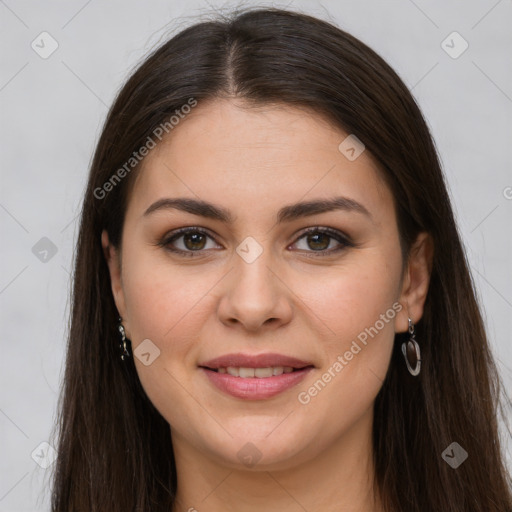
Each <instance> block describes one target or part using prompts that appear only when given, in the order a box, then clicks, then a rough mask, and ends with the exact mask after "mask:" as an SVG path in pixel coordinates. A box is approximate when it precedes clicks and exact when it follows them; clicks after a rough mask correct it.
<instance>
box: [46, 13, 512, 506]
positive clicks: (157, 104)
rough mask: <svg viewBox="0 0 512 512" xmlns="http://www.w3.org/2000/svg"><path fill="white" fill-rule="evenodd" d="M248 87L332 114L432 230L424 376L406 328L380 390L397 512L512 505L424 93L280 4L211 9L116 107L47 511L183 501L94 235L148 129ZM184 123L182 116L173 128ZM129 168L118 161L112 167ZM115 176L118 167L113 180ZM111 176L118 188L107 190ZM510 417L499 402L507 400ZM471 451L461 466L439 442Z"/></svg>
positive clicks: (494, 386) (106, 131) (86, 253)
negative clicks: (415, 371)
mask: <svg viewBox="0 0 512 512" xmlns="http://www.w3.org/2000/svg"><path fill="white" fill-rule="evenodd" d="M219 97H238V98H243V99H244V100H246V101H248V102H251V103H253V104H255V105H259V104H272V103H275V104H279V103H281V104H283V103H284V104H288V105H291V106H296V107H300V108H307V109H309V110H310V111H313V112H314V113H317V114H318V115H323V116H326V118H328V119H329V120H330V121H331V122H332V123H333V124H334V125H335V126H337V127H339V128H340V129H342V130H344V131H345V132H347V133H351V134H354V135H356V136H357V137H358V138H359V139H360V140H361V141H363V143H364V144H365V146H366V149H367V150H368V151H369V152H370V153H371V154H372V155H373V156H374V157H375V159H376V160H377V161H378V162H379V164H380V169H381V172H382V175H383V176H384V178H385V179H386V181H387V183H388V185H389V187H390V189H391V191H392V193H393V197H394V201H395V208H396V213H397V219H398V228H399V233H400V239H401V244H402V250H403V255H404V261H406V258H407V257H408V254H409V248H410V247H411V243H412V242H413V241H414V240H415V238H416V236H417V235H418V233H420V232H422V231H426V232H428V233H430V234H431V236H432V238H433V241H434V247H435V251H434V260H433V266H432V274H431V282H430V287H429V292H428V296H427V298H426V304H425V309H424V316H423V318H422V319H421V320H420V321H419V322H418V324H417V339H418V340H419V343H420V346H421V350H422V360H423V363H422V370H421V374H420V375H419V376H418V377H412V376H411V375H409V373H408V372H407V370H406V368H405V365H404V361H403V357H402V354H401V352H400V350H399V347H400V344H401V341H402V340H401V337H402V336H403V335H401V334H397V335H396V343H395V349H394V350H393V354H392V359H391V364H390V366H389V369H388V372H387V375H386V379H385V381H384V383H383V386H382V389H381V390H380V392H379V394H378V396H377V398H376V401H375V406H374V410H375V415H374V418H375V419H374V427H373V444H374V461H375V469H376V474H375V478H376V484H377V488H378V490H379V493H380V495H381V497H382V500H383V503H384V506H385V510H386V511H388V512H399V511H400V512H432V511H439V512H469V511H471V512H505V511H508V512H510V511H511V510H512V496H511V494H512V492H511V485H510V483H511V478H510V474H509V473H508V472H507V468H506V466H505V463H504V456H503V453H502V450H503V449H502V447H501V446H500V437H499V431H498V417H499V413H501V414H502V413H503V411H502V406H501V405H500V404H501V399H500V397H501V391H500V389H501V388H500V377H499V374H498V372H497V368H496V366H495V363H494V361H493V357H492V354H491V352H490V348H489V344H488V341H487V337H486V333H485V330H484V324H483V321H482V316H481V312H480V309H479V305H478V303H477V300H476V298H475V297H476V294H475V286H474V283H473V281H472V278H471V275H470V272H469V265H468V262H467V259H466V255H465V252H464V249H463V246H462V243H461V239H460V236H459V233H458V230H457V227H456V224H455V221H454V215H453V212H452V208H451V205H450V199H449V196H448V193H447V188H446V185H445V181H444V177H443V174H442V171H441V168H440V163H439V161H438V157H437V154H436V150H435V146H434V144H433V141H432V138H431V135H430V133H429V130H428V128H427V126H426V123H425V121H424V119H423V116H422V114H421V112H420V110H419V108H418V106H417V105H416V103H415V101H414V99H413V97H412V96H411V94H410V92H409V91H408V89H407V87H406V86H405V85H404V84H403V82H402V81H401V80H400V78H399V77H398V76H397V75H396V73H395V72H394V71H393V70H392V69H391V68H390V67H389V66H388V65H387V64H386V63H385V62H384V61H383V59H382V58H381V57H379V56H378V55H377V54H376V53H375V52H374V51H372V50H371V49H370V48H368V47H367V46H366V45H364V44H363V43H362V42H361V41H359V40H357V39H356V38H354V37H353V36H351V35H349V34H347V33H346V32H344V31H342V30H340V29H339V28H337V27H336V26H334V25H332V24H330V23H327V22H324V21H321V20H319V19H316V18H314V17H310V16H307V15H303V14H299V13H294V12H290V11H285V10H280V9H254V10H251V9H250V10H245V11H242V12H235V13H233V14H232V15H231V16H228V17H224V18H220V19H213V20H210V21H203V22H200V23H197V24H195V25H193V26H191V27H188V28H186V29H184V30H182V31H181V32H180V33H178V34H177V35H175V36H174V37H172V38H171V39H170V40H169V41H167V42H165V43H164V44H163V45H161V46H160V47H159V48H157V49H156V50H154V51H153V52H152V53H151V55H150V56H149V57H148V58H147V59H146V60H145V61H144V62H143V63H142V64H141V65H140V66H139V67H138V68H137V69H136V71H135V72H134V73H133V74H132V76H131V77H130V78H129V80H128V81H127V83H126V84H125V85H124V87H123V88H122V89H121V90H120V92H119V94H118V95H117V98H116V100H115V102H114V104H113V106H112V108H111V109H110V112H109V114H108V117H107V119H106V122H105V125H104V127H103V131H102V133H101V136H100V138H99V141H98V144H97V148H96V151H95V154H94V158H93V161H92V165H91V169H90V173H89V179H88V185H87V190H86V192H85V196H84V200H83V204H82V210H81V221H80V231H79V237H78V241H77V247H76V254H75V265H74V274H73V288H72V294H71V301H72V310H71V315H70V325H69V338H68V346H67V358H66V368H65V376H64V382H63V390H62V394H61V396H60V400H59V404H58V405H59V418H58V422H57V424H56V425H55V427H54V432H53V433H52V435H56V434H58V436H59V439H58V443H56V445H57V446H58V459H57V461H56V463H55V472H54V475H53V481H52V484H53V492H52V511H53V512H71V511H72V512H106V511H108V512H121V511H122V512H128V511H140V512H149V511H152V512H159V511H166V512H168V511H169V510H171V507H172V504H173V500H174V497H175V493H176V485H177V481H176V471H175V462H174V456H173V450H172V443H171V436H170V428H169V425H168V423H167V422H166V421H165V419H164V418H163V417H162V416H161V415H160V413H159V412H158V411H157V410H156V409H155V407H154V406H153V405H152V403H151V402H150V400H149V399H148V397H147V396H146V394H145V392H144V390H143V388H142V386H141V384H140V381H139V378H138V375H137V372H136V370H135V366H134V364H133V360H132V359H129V360H127V361H125V362H122V361H121V360H120V357H119V355H120V351H119V332H118V331H117V324H118V313H117V310H116V307H115V304H114V300H113V297H112V293H111V288H110V276H109V272H108V267H107V264H106V261H105V258H104V255H103V252H102V247H101V242H100V234H101V232H102V230H103V229H106V230H107V231H108V234H109V239H110V242H111V243H112V244H113V245H114V246H115V247H116V248H120V246H121V242H122V240H121V233H122V226H123V221H124V212H125V209H126V206H127V201H128V198H129V192H130V186H131V185H132V184H133V180H134V177H135V175H136V172H137V170H138V169H139V165H133V168H131V167H126V162H128V161H129V160H130V158H131V157H132V155H133V153H134V152H136V151H138V150H139V148H141V147H142V146H144V144H146V143H147V140H148V137H150V136H152V134H154V131H155V130H156V129H157V128H158V127H159V126H160V125H161V124H162V123H164V122H166V121H167V120H168V119H169V118H170V117H171V116H172V115H173V114H175V112H176V111H177V110H180V108H181V107H182V106H183V105H185V104H187V103H189V104H190V100H191V98H192V99H193V100H194V101H197V102H198V104H199V105H200V104H201V102H202V101H203V100H207V99H215V98H219ZM175 129H179V127H177V128H175ZM123 166H124V169H125V171H126V172H125V173H117V170H118V169H121V168H123ZM116 173H117V176H118V177H119V176H120V175H122V179H119V180H117V179H116V180H114V179H113V175H114V174H116ZM106 183H110V186H107V187H105V184H106ZM503 416H505V415H503ZM453 442H457V443H458V444H459V445H460V446H462V447H463V448H464V449H465V450H466V451H467V452H468V454H469V456H468V459H467V460H466V461H465V462H464V463H463V464H462V465H460V466H459V467H458V468H457V469H454V468H452V467H450V465H448V464H447V463H446V462H445V460H444V459H443V457H442V453H443V451H444V450H445V449H446V448H447V447H448V446H449V445H451V443H453Z"/></svg>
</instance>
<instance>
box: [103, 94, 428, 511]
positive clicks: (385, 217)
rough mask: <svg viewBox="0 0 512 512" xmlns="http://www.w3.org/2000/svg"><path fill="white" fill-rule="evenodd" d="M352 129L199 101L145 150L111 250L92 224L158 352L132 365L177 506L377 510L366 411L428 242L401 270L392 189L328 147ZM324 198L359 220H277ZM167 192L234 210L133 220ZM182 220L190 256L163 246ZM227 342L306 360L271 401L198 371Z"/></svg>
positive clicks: (115, 283) (370, 166)
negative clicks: (163, 448) (161, 438)
mask: <svg viewBox="0 0 512 512" xmlns="http://www.w3.org/2000/svg"><path fill="white" fill-rule="evenodd" d="M346 136H347V134H346V133H344V132H342V131H340V130H339V129H338V128H336V127H334V126H332V125H331V124H329V123H328V122H327V121H326V120H324V119H323V118H321V117H320V116H318V115H317V114H315V113H314V112H308V111H306V110H299V109H296V108H292V107H287V106H284V105H279V106H276V105H274V106H266V107H258V108H255V107H250V108H248V105H247V104H243V103H241V102H240V101H235V100H226V99H223V100H220V99H218V100H215V101H210V102H208V103H203V104H199V105H198V106H197V107H196V108H195V109H194V110H193V111H192V113H190V114H189V115H188V116H187V117H186V119H185V120H183V121H180V124H179V125H178V126H177V127H175V128H174V130H173V131H172V132H170V134H169V136H168V138H167V139H166V140H165V144H164V143H163V144H161V145H160V146H158V147H157V148H155V149H154V150H152V151H151V152H150V154H149V155H148V156H147V157H146V159H145V160H144V163H143V168H142V170H141V172H140V173H139V174H138V175H137V179H136V181H135V183H134V188H133V191H132V194H131V195H130V200H129V204H128V208H127V212H126V218H125V224H124V228H123V243H122V249H121V251H120V252H119V251H117V250H116V249H115V248H114V247H112V246H111V245H110V244H109V241H108V234H107V233H106V232H103V233H102V245H103V248H104V253H105V257H106V260H107V262H108V265H109V269H110V275H111V283H112V292H113V296H114V299H115V303H116V305H117V308H118V311H119V314H120V316H121V317H122V319H123V325H124V326H125V330H126V334H127V337H128V338H129V339H131V340H132V347H133V349H134V350H136V348H137V346H138V345H139V344H140V343H141V342H142V341H143V340H145V339H150V340H151V341H152V343H154V345H156V346H157V347H158V349H159V350H160V356H159V357H157V358H156V359H155V360H154V361H153V362H152V363H151V364H150V365H148V366H145V365H144V364H142V362H141V361H140V360H139V359H138V358H137V357H134V362H135V366H136V369H137V373H138V375H139V377H140V380H141V383H142V385H143V387H144V389H145V391H146V393H147V395H148V397H149V398H150V400H151V401H152V402H153V403H154V405H155V407H156V408H157V409H158V410H159V411H160V413H161V414H162V416H163V417H164V418H165V419H166V420H167V421H168V423H169V425H170V428H171V435H172V441H173V446H174V452H175V453H174V454H175V459H176V465H177V471H178V499H177V504H176V506H175V508H174V511H178V510H180V511H187V510H197V511H199V512H201V511H202V510H208V511H221V510H222V511H235V510H236V511H238V512H250V511H251V512H252V511H261V510H269V511H270V510H279V511H284V512H288V511H294V512H295V511H303V510H304V509H305V510H308V511H309V512H313V511H320V510H322V511H334V510H336V511H346V512H348V511H350V512H378V511H380V510H382V508H381V504H380V501H379V500H378V499H377V500H376V501H375V502H374V501H373V500H372V495H373V491H374V487H373V484H372V476H373V471H374V470H373V465H372V446H371V429H372V421H373V404H374V400H375V397H376V395H377V393H378V392H379V390H380V388H381V386H382V382H383V379H384V377H385V374H386V372H387V369H388V365H389V362H390V357H391V351H392V346H393V341H394V335H395V333H396V332H404V331H406V330H407V328H408V321H407V318H408V317H410V318H411V319H412V320H413V321H414V322H415V323H416V322H418V320H419V319H420V318H421V316H422V314H423V307H424V301H425V297H426V294H427V290H428V283H429V277H430V271H431V261H432V252H433V247H432V241H431V239H430V237H429V236H427V235H426V234H424V233H422V234H420V236H419V237H418V239H417V241H416V244H415V245H414V247H413V249H412V251H411V257H410V260H409V262H408V264H407V265H406V266H405V271H404V273H403V274H402V268H403V267H402V258H401V252H400V246H399V238H398V228H397V222H396V217H395V211H394V207H393V198H392V195H391V192H390V190H389V189H388V188H387V186H386V185H385V183H384V182H383V181H382V179H381V177H380V171H379V169H378V167H377V165H376V163H375V161H374V159H373V158H372V156H371V155H370V154H369V153H368V152H367V151H364V152H363V153H362V154H361V155H360V156H359V157H358V158H357V159H356V160H355V161H349V160H348V159H347V158H346V157H345V156H344V155H343V154H342V153H341V152H340V151H339V150H338V146H339V144H340V142H341V141H342V140H343V139H344V138H345V137H346ZM333 196H345V197H349V198H351V199H354V200H355V201H357V202H359V203H361V204H363V205H364V206H365V208H366V209H367V210H368V211H369V212H370V214H371V218H369V217H367V216H365V215H362V214H361V213H357V212H354V211H341V210H335V211H329V212H323V213H319V214H315V215H313V216H311V217H304V218H301V219H295V220H293V221H291V222H285V223H283V224H282V225H278V224H276V213H277V211H278V210H279V209H280V208H281V207H283V206H285V205H288V204H292V203H295V202H299V201H306V200H312V199H318V198H329V197H333ZM164 197H189V198H200V199H203V200H207V201H210V202H213V203H215V204H217V205H220V206H222V207H224V208H227V209H229V210H230V211H231V213H232V214H233V216H234V217H235V220H234V223H233V225H231V226H230V225H228V224H224V223H222V222H220V221H218V220H212V219H207V218H204V217H200V216H197V215H193V214H190V213H186V212H183V211H178V210H174V209H167V210H158V211H156V212H154V213H152V214H150V215H148V216H143V213H144V211H145V210H146V209H147V208H148V207H149V206H150V205H151V204H152V203H153V202H155V201H156V200H158V199H161V198H164ZM185 226H199V227H202V228H205V229H207V230H209V231H210V233H211V234H212V236H213V238H209V237H206V238H205V239H204V240H203V239H200V240H199V243H198V242H197V240H193V239H192V240H191V239H190V237H189V238H188V241H187V237H181V238H179V239H177V240H175V241H174V243H173V244H174V247H177V248H181V249H182V250H185V251H186V250H188V251H189V252H193V251H194V248H195V247H199V248H200V250H199V252H198V251H197V249H196V252H195V253H194V254H195V256H194V257H186V256H181V257H180V256H179V255H177V254H174V253H172V252H169V251H168V250H166V248H165V247H161V246H158V242H159V241H161V240H162V239H164V238H165V237H166V235H169V233H170V232H171V231H173V230H176V229H178V228H181V227H185ZM311 226H320V227H326V226H328V227H331V228H333V229H336V230H338V231H340V232H341V233H342V234H345V235H348V236H349V237H350V238H351V240H353V241H354V242H355V244H356V246H355V247H346V248H344V249H343V250H342V251H340V252H337V253H332V254H330V255H324V256H322V255H321V254H319V251H318V247H320V251H323V252H324V254H325V253H327V252H328V251H329V249H332V248H336V247H339V242H337V241H336V240H335V239H334V238H320V239H319V241H317V245H315V240H314V239H313V240H311V239H310V242H309V243H308V239H307V236H306V237H303V236H302V235H303V230H304V229H305V228H308V227H311ZM248 236H251V237H253V238H254V239H256V240H257V242H258V243H259V244H260V246H261V248H262V249H263V252H262V254H261V255H260V256H259V257H258V258H257V259H256V260H255V261H253V262H252V263H250V264H249V263H247V262H246V261H245V260H244V259H242V258H241V257H240V256H239V255H238V254H237V252H236V251H235V249H236V248H237V246H238V245H239V244H240V243H241V242H242V241H243V240H244V239H245V238H246V237H248ZM185 244H187V245H185ZM194 244H195V245H194ZM201 244H203V245H201ZM315 248H316V249H317V250H316V251H315ZM315 255H317V256H316V257H315ZM308 256H309V257H308ZM120 263H122V264H120ZM394 303H400V305H401V306H402V310H401V311H400V312H399V313H398V314H396V316H394V318H393V319H391V320H389V321H388V322H387V323H385V324H384V327H383V328H382V329H381V330H380V331H379V332H378V334H377V335H375V336H374V337H373V338H368V343H367V345H366V346H363V345H361V344H360V345H361V346H362V347H363V348H362V350H361V351H360V352H359V353H357V355H355V356H354V357H353V359H352V360H351V361H350V362H348V364H347V365H346V366H345V367H344V368H343V370H342V371H340V372H338V373H337V374H336V377H334V378H332V380H331V381H330V382H329V383H328V384H327V385H326V386H325V387H324V388H323V389H322V390H321V392H319V393H318V394H317V396H315V397H313V398H312V399H311V401H310V402H309V403H307V404H302V403H300V402H299V400H298V398H297V395H298V393H299V392H301V391H305V390H306V391H307V390H308V388H309V387H310V386H312V384H313V383H314V382H316V381H317V380H318V379H319V378H321V376H322V374H324V373H325V372H326V371H327V370H328V368H329V367H332V365H333V363H334V362H335V361H336V360H337V357H338V356H339V355H343V354H344V353H345V352H346V351H347V350H349V349H350V346H351V343H352V341H353V340H356V339H357V336H358V334H360V333H361V332H362V331H364V329H365V328H369V327H370V326H374V325H375V323H376V321H377V320H378V319H379V318H380V315H381V314H384V313H385V312H386V311H387V310H389V309H390V308H391V307H392V305H393V304H394ZM270 319H273V320H271V321H270ZM420 342H421V340H420ZM231 352H245V353H250V354H258V353H264V352H278V353H281V354H285V355H291V356H294V357H298V358H300V359H303V360H306V361H309V362H311V363H312V364H314V365H315V369H314V370H313V371H312V372H310V374H309V375H308V376H307V377H306V379H305V380H304V381H303V382H301V383H300V384H299V385H298V386H296V387H293V388H292V389H289V390H287V391H285V392H283V393H281V394H279V395H277V396H274V397H272V398H270V399H267V400H258V401H253V400H242V399H238V398H234V397H231V396H229V395H226V394H224V393H222V392H221V391H220V390H218V389H217V388H215V387H213V386H212V385H211V384H210V383H209V381H208V380H207V379H206V378H205V377H204V375H203V374H202V372H201V371H200V370H199V368H198V365H199V364H200V363H201V362H205V361H207V360H208V359H211V358H213V357H216V356H219V355H223V354H227V353H231ZM404 364H405V363H404ZM248 442H250V443H252V444H254V445H255V446H256V447H257V449H258V450H259V452H260V453H261V459H260V460H259V461H258V462H257V464H256V465H255V466H253V467H247V466H246V465H244V464H243V463H242V462H241V460H239V457H238V456H237V454H238V452H239V450H240V449H241V448H242V447H244V445H246V443H248Z"/></svg>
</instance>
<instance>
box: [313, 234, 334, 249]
mask: <svg viewBox="0 0 512 512" xmlns="http://www.w3.org/2000/svg"><path fill="white" fill-rule="evenodd" d="M318 237H320V238H322V237H323V238H324V242H325V241H327V244H325V243H323V244H322V243H321V242H320V243H319V246H318ZM311 239H315V240H314V241H313V243H312V244H311ZM308 243H309V245H310V247H311V248H312V249H326V248H327V247H329V237H328V236H327V235H326V234H325V233H316V234H314V235H309V236H308ZM315 244H317V245H316V247H315Z"/></svg>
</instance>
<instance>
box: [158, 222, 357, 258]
mask: <svg viewBox="0 0 512 512" xmlns="http://www.w3.org/2000/svg"><path fill="white" fill-rule="evenodd" d="M189 233H199V234H201V235H205V236H207V237H209V238H211V239H212V240H214V241H215V243H217V244H218V242H217V241H216V240H215V238H214V237H213V236H212V235H211V234H210V233H209V232H208V231H206V230H204V229H202V228H199V227H194V226H192V227H186V228H181V229H178V230H176V231H173V232H172V233H170V235H169V236H166V237H165V238H163V239H162V240H161V241H160V242H158V244H157V245H158V246H159V247H164V248H165V249H166V250H168V251H170V252H173V253H176V254H178V255H180V256H184V257H196V255H195V253H201V252H203V251H204V250H208V249H199V250H197V251H191V250H188V251H184V250H182V249H176V248H172V247H170V244H171V243H172V242H174V241H176V240H177V239H179V238H181V237H182V236H183V235H186V234H189ZM311 233H315V234H317V233H318V234H323V235H328V236H329V237H330V238H334V239H335V240H336V241H337V242H339V243H340V246H339V247H338V248H336V249H329V250H322V251H306V252H311V253H313V255H308V257H313V258H318V257H324V256H330V255H332V254H334V253H338V252H340V251H343V250H344V249H346V248H347V247H355V244H354V243H353V242H351V241H350V240H349V239H348V238H347V237H346V236H344V235H342V234H341V233H340V232H339V231H337V230H335V229H332V228H328V227H320V226H313V227H310V228H307V229H305V230H304V231H303V232H302V233H301V235H300V236H299V237H298V238H297V239H296V241H295V242H294V243H293V244H295V243H296V242H298V241H299V240H301V239H302V238H304V237H306V236H307V235H309V234H311ZM293 244H292V245H293ZM219 245H220V244H219Z"/></svg>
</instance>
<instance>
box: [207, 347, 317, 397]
mask: <svg viewBox="0 0 512 512" xmlns="http://www.w3.org/2000/svg"><path fill="white" fill-rule="evenodd" d="M198 366H199V369H200V370H201V371H202V373H203V374H204V375H205V376H206V377H207V380H208V382H209V383H210V384H213V386H214V387H215V388H217V389H218V390H220V391H222V392H224V393H226V394H228V395H231V396H233V397H236V398H242V399H246V400H264V399H268V398H271V397H273V396H275V395H277V394H279V393H282V392H284V391H286V390H288V389H290V388H292V387H293V386H295V385H297V384H298V383H299V382H301V381H302V380H303V379H304V378H305V377H306V375H307V374H308V373H309V372H310V371H312V370H313V369H314V368H315V366H314V365H313V364H312V363H310V362H307V361H302V360H300V359H297V358H294V357H289V356H284V355H281V354H269V353H268V354H259V355H246V354H228V355H225V356H221V357H218V358H215V359H212V360H210V361H207V362H205V363H203V364H200V365H198Z"/></svg>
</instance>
